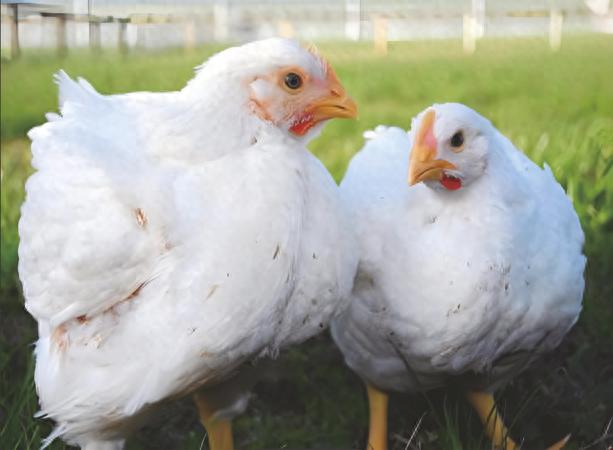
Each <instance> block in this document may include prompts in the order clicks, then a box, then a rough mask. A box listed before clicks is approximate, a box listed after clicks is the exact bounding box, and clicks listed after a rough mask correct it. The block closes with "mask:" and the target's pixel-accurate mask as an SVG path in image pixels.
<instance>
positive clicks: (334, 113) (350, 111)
mask: <svg viewBox="0 0 613 450" xmlns="http://www.w3.org/2000/svg"><path fill="white" fill-rule="evenodd" d="M330 92H331V93H330V95H327V96H325V97H322V98H320V99H318V100H316V101H315V102H314V103H313V104H312V105H311V108H310V111H311V114H312V115H313V119H314V120H315V121H316V122H321V121H322V120H327V119H332V118H334V117H341V118H345V119H355V118H356V117H357V116H358V105H357V104H356V103H355V101H353V99H352V98H351V97H349V96H348V95H347V93H346V92H345V89H344V88H343V86H341V84H340V83H336V84H335V85H334V86H333V87H332V89H330Z"/></svg>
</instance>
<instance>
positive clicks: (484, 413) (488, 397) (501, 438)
mask: <svg viewBox="0 0 613 450" xmlns="http://www.w3.org/2000/svg"><path fill="white" fill-rule="evenodd" d="M466 398H468V401H469V402H470V404H471V405H473V408H475V410H476V411H477V413H478V414H479V417H480V418H481V421H482V422H483V425H484V426H485V433H486V434H487V436H488V437H489V438H490V440H491V441H492V444H493V446H494V447H495V448H501V449H504V450H516V449H518V448H519V447H518V446H517V444H516V443H515V442H514V441H513V439H511V438H510V437H509V432H508V430H507V427H505V426H504V422H503V421H502V418H501V417H500V414H498V410H497V409H496V402H495V401H494V396H493V395H492V394H488V393H487V392H477V391H469V392H467V393H466ZM569 439H570V434H569V435H567V436H565V437H563V438H562V439H560V440H559V441H558V442H556V443H555V444H553V445H552V446H550V447H547V449H546V450H561V449H563V448H564V446H565V445H566V443H567V442H568V440H569Z"/></svg>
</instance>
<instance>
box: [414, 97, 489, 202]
mask: <svg viewBox="0 0 613 450" xmlns="http://www.w3.org/2000/svg"><path fill="white" fill-rule="evenodd" d="M492 130H493V127H492V126H491V124H490V122H489V121H487V120H486V119H484V118H483V117H481V116H480V115H479V114H477V113H476V112H475V111H473V110H472V109H470V108H468V107H467V106H464V105H462V104H458V103H446V104H442V105H433V106H432V107H430V108H428V109H427V110H425V111H423V112H422V113H420V114H419V115H418V116H417V117H416V118H415V119H414V120H413V123H412V126H411V132H410V134H411V135H412V142H413V148H412V150H411V155H410V159H409V185H411V186H412V185H414V184H417V183H419V182H424V183H425V184H426V185H427V186H429V187H431V188H433V189H443V190H445V189H446V190H451V191H453V190H457V189H460V188H462V187H465V186H467V185H468V184H470V183H471V182H472V181H474V180H475V179H477V178H478V177H479V176H481V175H482V174H483V173H484V172H485V169H486V166H487V157H488V151H489V142H490V138H489V137H490V134H491V131H492Z"/></svg>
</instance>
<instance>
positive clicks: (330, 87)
mask: <svg viewBox="0 0 613 450" xmlns="http://www.w3.org/2000/svg"><path fill="white" fill-rule="evenodd" d="M220 80H225V84H223V85H221V83H222V82H220ZM212 83H215V85H216V86H218V89H219V90H220V91H221V90H223V89H227V90H228V91H230V90H232V89H234V91H233V92H232V93H230V92H229V93H228V94H227V96H228V98H227V102H234V101H236V102H238V103H239V104H241V106H242V108H243V110H242V111H244V112H245V113H246V114H249V115H251V116H252V117H255V118H257V119H258V120H259V121H263V122H266V123H269V124H273V125H274V126H276V127H277V128H279V129H281V130H283V131H284V132H287V133H288V134H290V135H291V136H294V137H302V136H312V135H313V133H309V132H310V131H311V130H313V129H318V128H320V127H317V126H318V125H320V124H322V123H324V122H325V121H326V120H328V119H331V118H334V117H346V118H354V117H356V115H357V106H356V104H355V102H354V101H353V100H352V99H351V97H349V96H348V95H347V92H346V91H345V88H344V87H343V86H342V84H341V83H340V81H339V79H338V77H337V76H336V74H335V72H334V70H333V69H332V67H331V66H330V64H329V63H328V62H327V61H326V60H325V59H324V58H323V57H321V56H320V55H319V53H318V52H317V51H316V50H315V49H313V48H304V47H302V46H301V45H300V44H299V43H297V42H296V41H294V40H291V39H283V38H272V39H265V40H261V41H255V42H251V43H248V44H245V45H242V46H240V47H233V48H230V49H227V50H224V51H223V52H220V53H218V54H217V55H215V56H213V57H212V58H211V59H210V60H209V61H207V62H206V63H205V64H204V65H203V67H202V68H201V70H200V73H199V75H198V76H197V77H196V78H195V79H194V80H193V84H195V85H202V86H204V85H207V86H209V88H210V87H211V85H212ZM230 85H231V86H232V87H231V86H230ZM219 95H222V94H221V92H220V93H219ZM232 119H237V118H236V117H233V118H232Z"/></svg>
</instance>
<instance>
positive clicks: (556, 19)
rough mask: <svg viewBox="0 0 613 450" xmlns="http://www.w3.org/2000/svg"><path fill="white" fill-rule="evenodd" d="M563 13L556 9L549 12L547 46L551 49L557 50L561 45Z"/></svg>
mask: <svg viewBox="0 0 613 450" xmlns="http://www.w3.org/2000/svg"><path fill="white" fill-rule="evenodd" d="M563 23H564V14H562V13H561V12H560V11H558V10H557V9H551V11H550V12H549V46H550V47H551V49H552V50H553V51H556V50H559V49H560V46H561V45H562V25H563Z"/></svg>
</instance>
